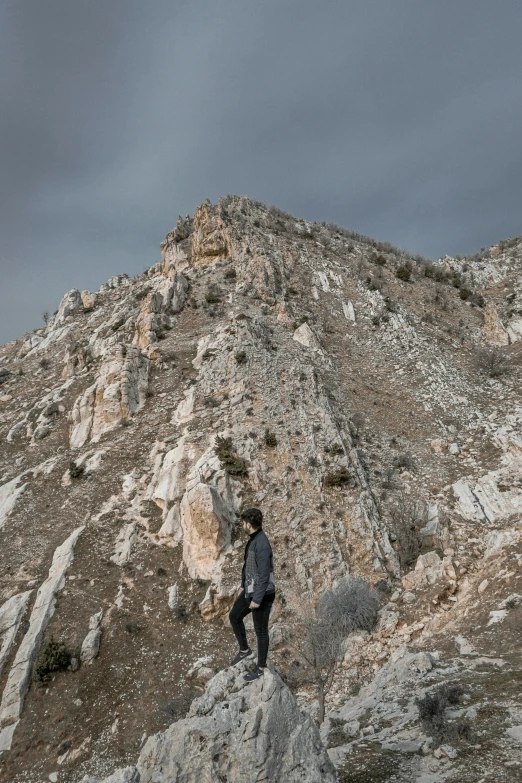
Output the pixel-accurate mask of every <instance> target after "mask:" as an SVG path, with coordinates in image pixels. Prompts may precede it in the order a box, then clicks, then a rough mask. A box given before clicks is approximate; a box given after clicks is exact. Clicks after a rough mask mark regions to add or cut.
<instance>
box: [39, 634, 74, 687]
mask: <svg viewBox="0 0 522 783" xmlns="http://www.w3.org/2000/svg"><path fill="white" fill-rule="evenodd" d="M70 662H71V653H70V652H69V651H68V650H67V648H66V646H65V644H64V643H63V642H61V641H58V640H56V639H55V638H54V637H53V636H51V638H50V639H49V641H48V642H46V643H45V644H44V645H42V648H41V650H40V654H39V656H38V660H37V661H36V666H35V669H34V677H35V680H37V681H38V682H42V683H43V682H46V681H47V680H48V679H49V675H50V674H52V673H53V672H57V671H59V670H61V669H66V668H67V667H68V666H69V664H70Z"/></svg>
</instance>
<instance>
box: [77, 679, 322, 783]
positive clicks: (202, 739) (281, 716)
mask: <svg viewBox="0 0 522 783" xmlns="http://www.w3.org/2000/svg"><path fill="white" fill-rule="evenodd" d="M244 671H245V665H244V664H240V665H239V666H237V667H234V668H230V669H227V670H225V671H222V672H220V673H219V674H217V675H216V676H215V677H213V678H212V679H211V680H210V681H209V682H208V683H207V685H206V688H205V693H204V694H203V696H200V697H199V698H197V699H196V700H195V701H194V702H192V706H191V708H190V712H189V716H188V717H187V718H185V719H183V720H180V721H178V722H177V723H173V724H172V725H171V726H170V727H169V728H168V729H167V730H166V731H164V732H161V733H160V734H156V735H154V736H152V737H150V738H149V739H148V740H147V742H146V744H145V747H144V748H143V750H142V752H141V754H140V757H139V760H138V763H137V765H136V768H135V769H136V770H137V777H136V781H139V783H170V782H171V781H172V782H174V781H178V783H181V782H182V781H186V783H189V781H190V782H192V781H193V782H194V783H196V781H198V782H199V781H207V780H208V781H209V782H210V781H218V780H222V781H225V780H226V781H227V783H250V782H251V781H252V780H265V781H270V783H334V781H336V780H337V776H336V773H335V768H334V766H333V764H332V762H331V761H330V759H329V758H328V754H327V752H326V750H325V748H324V747H323V745H322V742H321V739H320V736H319V731H318V729H317V726H316V725H315V723H314V722H313V721H312V719H311V718H310V716H309V715H307V714H306V713H303V712H301V710H300V709H299V707H298V705H297V702H296V700H295V697H294V696H293V694H292V692H291V691H290V689H289V688H288V687H287V686H286V685H285V684H284V683H283V681H282V679H281V678H280V677H279V675H278V674H276V673H274V672H272V671H270V670H266V671H265V674H264V676H263V677H262V678H260V679H259V680H256V681H255V682H254V683H252V684H250V685H249V684H247V683H246V682H245V681H244V680H243V672H244ZM124 772H125V774H126V775H127V776H128V777H127V778H125V777H114V776H112V777H110V778H106V780H105V781H104V783H113V781H120V780H122V781H123V780H134V778H132V777H131V774H132V768H130V769H129V768H127V770H120V771H118V773H117V774H119V775H123V773H124ZM115 774H116V773H115ZM94 781H96V778H87V779H84V781H83V783H94Z"/></svg>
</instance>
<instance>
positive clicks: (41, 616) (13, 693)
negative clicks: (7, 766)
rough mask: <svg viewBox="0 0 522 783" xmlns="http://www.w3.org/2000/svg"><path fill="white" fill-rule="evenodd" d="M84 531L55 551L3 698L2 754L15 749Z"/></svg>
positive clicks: (0, 720) (0, 705)
mask: <svg viewBox="0 0 522 783" xmlns="http://www.w3.org/2000/svg"><path fill="white" fill-rule="evenodd" d="M82 531H83V527H79V528H76V530H74V531H73V533H71V535H70V536H69V538H67V540H66V541H64V543H63V544H62V545H61V546H59V547H58V549H57V550H56V551H55V553H54V556H53V561H52V563H51V567H50V569H49V575H48V577H47V579H46V580H45V582H44V583H43V584H42V585H41V587H40V588H39V590H38V593H37V595H36V600H35V603H34V606H33V609H32V612H31V616H30V618H29V628H28V630H27V633H26V634H25V636H24V638H23V639H22V642H21V644H20V647H19V648H18V651H17V653H16V657H15V659H14V661H13V665H12V666H11V670H10V672H9V676H8V678H7V682H6V684H5V688H4V692H3V694H2V701H1V703H0V752H2V751H5V750H9V748H10V747H11V742H12V739H13V734H14V731H15V729H16V726H17V725H18V721H19V720H20V716H21V714H22V708H23V704H24V698H25V694H26V693H27V690H28V688H29V683H30V680H31V672H32V668H33V663H34V661H35V659H36V656H37V655H38V651H39V649H40V643H41V641H42V637H43V634H44V632H45V629H46V627H47V623H48V622H49V620H50V618H51V617H52V615H53V612H54V606H55V596H56V593H57V592H58V591H59V590H61V589H62V587H63V585H64V581H65V572H66V571H67V569H68V568H69V566H70V564H71V562H72V560H73V557H74V547H75V544H76V542H77V540H78V537H79V536H80V534H81V532H82Z"/></svg>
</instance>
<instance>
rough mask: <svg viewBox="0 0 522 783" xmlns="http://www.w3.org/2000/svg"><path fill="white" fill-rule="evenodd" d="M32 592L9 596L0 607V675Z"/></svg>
mask: <svg viewBox="0 0 522 783" xmlns="http://www.w3.org/2000/svg"><path fill="white" fill-rule="evenodd" d="M31 593H32V590H26V591H25V593H18V594H17V595H13V596H11V598H9V600H7V601H6V602H5V603H4V604H3V605H2V606H0V675H1V674H2V669H3V668H4V664H5V662H6V661H7V658H8V656H9V652H10V650H11V647H12V645H13V642H14V639H15V636H16V632H17V631H18V627H19V625H20V621H21V619H22V617H23V616H24V612H25V610H26V609H27V604H28V602H29V598H30V596H31Z"/></svg>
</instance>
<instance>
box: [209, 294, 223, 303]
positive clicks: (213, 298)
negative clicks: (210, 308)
mask: <svg viewBox="0 0 522 783" xmlns="http://www.w3.org/2000/svg"><path fill="white" fill-rule="evenodd" d="M205 301H206V302H207V303H208V304H217V302H221V297H220V296H218V295H217V294H206V295H205Z"/></svg>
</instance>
